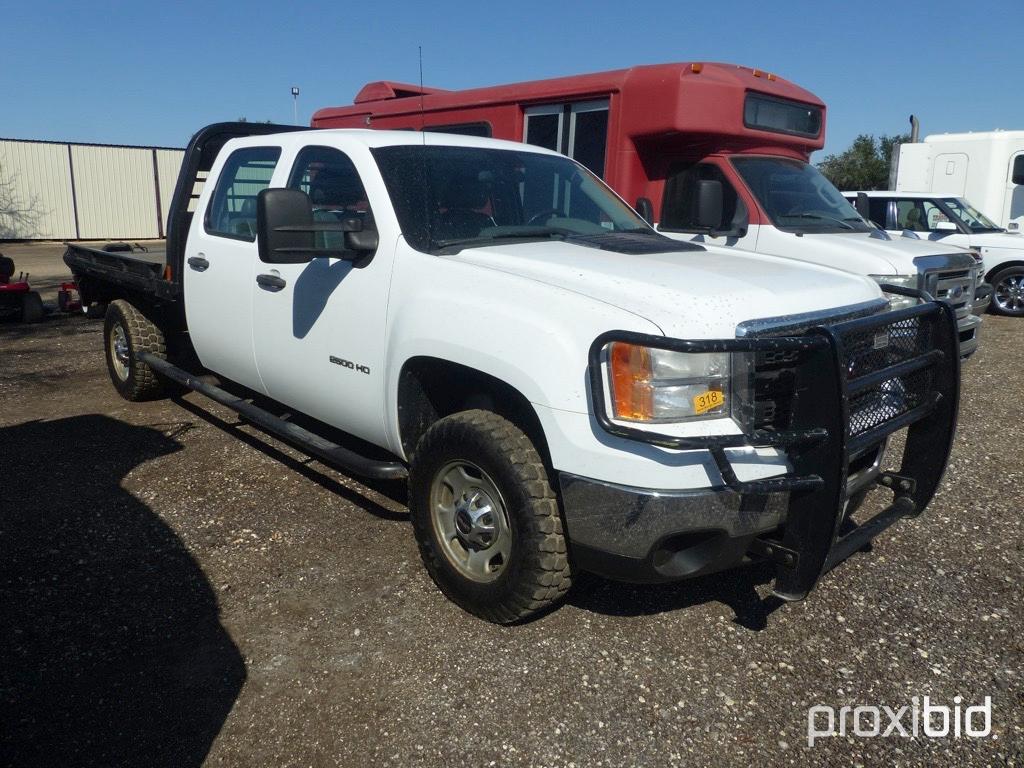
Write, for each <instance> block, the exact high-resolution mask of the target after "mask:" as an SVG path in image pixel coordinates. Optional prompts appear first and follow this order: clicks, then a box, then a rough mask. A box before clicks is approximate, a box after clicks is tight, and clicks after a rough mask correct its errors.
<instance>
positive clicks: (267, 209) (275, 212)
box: [256, 189, 313, 264]
mask: <svg viewBox="0 0 1024 768" xmlns="http://www.w3.org/2000/svg"><path fill="white" fill-rule="evenodd" d="M312 224H313V203H312V202H311V201H310V199H309V195H307V194H306V193H305V192H303V191H301V190H298V189H264V190H263V191H262V192H260V193H259V195H258V196H257V198H256V243H257V246H258V249H259V254H260V261H262V262H265V263H267V264H304V263H305V262H307V261H310V260H312V258H313V232H312V229H309V230H308V231H307V229H306V228H309V227H311V225H312Z"/></svg>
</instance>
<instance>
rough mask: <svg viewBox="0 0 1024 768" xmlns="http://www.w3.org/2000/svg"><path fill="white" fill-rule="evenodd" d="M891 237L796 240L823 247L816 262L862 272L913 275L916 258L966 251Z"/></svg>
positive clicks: (806, 245) (850, 235)
mask: <svg viewBox="0 0 1024 768" xmlns="http://www.w3.org/2000/svg"><path fill="white" fill-rule="evenodd" d="M889 238H890V239H888V240H883V239H881V238H879V237H878V236H872V233H870V232H838V233H836V232H831V233H822V234H805V235H803V236H802V237H800V238H796V237H794V238H793V240H802V241H804V242H803V243H802V246H803V248H804V249H815V250H818V249H820V258H817V259H815V261H818V262H825V261H826V260H827V263H828V264H830V265H831V266H834V267H838V268H840V269H848V270H850V271H851V272H856V273H858V274H862V275H886V274H889V275H913V274H915V273H916V272H917V267H916V266H915V265H914V259H916V258H919V257H921V256H938V255H948V254H952V253H963V252H964V250H965V249H963V248H960V247H958V246H955V245H951V244H946V243H934V242H930V241H928V240H919V239H917V238H913V237H903V236H901V235H890V236H889ZM787 242H789V241H787ZM802 257H803V256H802V255H799V256H796V258H802Z"/></svg>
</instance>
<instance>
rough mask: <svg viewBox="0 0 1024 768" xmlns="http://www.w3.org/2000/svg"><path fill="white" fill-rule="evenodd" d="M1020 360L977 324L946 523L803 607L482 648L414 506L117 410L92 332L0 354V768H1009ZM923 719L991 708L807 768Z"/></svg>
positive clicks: (737, 592) (617, 624)
mask: <svg viewBox="0 0 1024 768" xmlns="http://www.w3.org/2000/svg"><path fill="white" fill-rule="evenodd" d="M12 250H13V249H8V248H5V247H0V251H4V252H9V251H12ZM30 250H31V249H30ZM57 250H58V251H59V249H57ZM9 255H12V256H13V257H14V258H15V260H16V262H19V264H18V267H19V269H29V267H28V266H22V262H23V260H24V261H25V263H26V264H27V263H28V259H29V258H35V259H36V263H35V266H33V267H32V268H31V271H33V272H36V273H38V274H39V275H40V278H41V280H42V278H43V277H45V276H46V275H47V274H50V275H51V277H54V276H56V277H59V276H60V274H62V269H61V266H62V265H60V263H59V260H58V259H56V257H55V255H54V251H53V249H52V247H51V251H50V254H49V256H47V255H46V254H45V253H43V252H42V251H41V250H40V251H39V252H37V253H30V254H28V255H27V256H25V255H22V256H19V254H18V253H15V252H11V253H9ZM47 269H49V273H48V272H47V271H46V270H47ZM47 279H49V278H47ZM1022 338H1024V321H1013V320H1006V319H1001V318H994V317H987V318H986V320H985V327H984V337H983V341H982V347H981V351H980V352H979V353H978V354H977V355H976V356H975V358H974V359H973V360H972V361H971V362H970V363H968V365H967V366H966V368H965V371H964V380H963V386H964V389H963V399H962V412H961V423H960V429H959V434H958V438H957V442H956V449H955V453H954V456H953V459H952V463H951V465H950V467H949V471H948V472H947V475H946V478H945V482H944V484H943V487H942V490H941V492H940V494H939V495H938V497H937V498H936V500H935V501H934V502H933V504H932V505H931V507H930V508H929V509H928V510H927V512H926V513H925V514H924V515H923V516H922V517H920V518H918V519H917V520H914V521H904V522H902V523H900V524H898V525H897V526H896V527H894V528H892V529H890V530H889V531H888V532H886V533H885V534H883V535H882V536H881V537H880V538H879V539H877V540H876V542H875V544H874V546H873V549H872V550H871V551H869V552H861V553H858V554H856V555H854V556H853V558H851V559H850V560H849V561H847V562H846V563H844V564H842V565H841V566H839V567H838V568H837V569H836V570H834V571H833V572H832V573H830V574H829V575H827V576H826V577H825V578H824V580H823V581H822V583H821V584H820V586H819V588H818V589H817V590H816V591H815V592H814V593H812V595H811V596H810V597H809V598H808V599H807V600H805V601H803V602H801V603H795V604H790V605H784V606H782V607H776V606H775V605H774V604H773V603H771V602H766V601H765V600H764V598H765V597H766V596H767V595H768V591H769V587H770V578H771V572H770V570H769V569H767V568H750V569H745V570H737V571H732V572H728V573H724V574H719V575H716V576H712V577H706V578H701V579H698V580H695V581H690V582H684V583H681V584H676V585H668V586H655V587H651V586H643V587H641V586H630V585H623V584H617V583H612V582H608V581H603V580H600V579H596V578H585V579H582V580H580V582H579V583H578V584H577V586H576V587H574V589H573V591H572V592H571V593H570V596H569V599H568V602H567V604H566V605H564V606H563V607H562V608H560V609H559V610H557V611H555V612H553V613H551V614H549V615H547V616H544V617H542V618H540V619H539V620H537V621H534V622H532V623H528V624H525V625H522V626H516V627H497V626H491V625H488V624H485V623H483V622H481V621H479V620H477V619H475V618H473V617H471V616H469V615H467V614H465V613H463V612H462V611H460V610H459V609H458V608H456V607H455V606H454V605H452V604H451V603H449V602H448V601H447V600H445V599H444V598H443V597H442V596H441V595H440V593H439V592H438V591H437V590H436V589H435V588H434V586H433V584H432V583H431V582H430V580H429V578H428V577H427V575H426V573H425V571H424V570H423V568H422V567H421V565H420V562H419V557H418V554H417V551H416V546H415V544H414V542H413V538H412V533H411V530H410V526H409V524H408V520H407V513H406V510H405V507H404V506H403V499H404V489H403V488H402V487H401V486H381V487H378V488H368V487H366V486H364V485H362V484H360V483H358V482H356V481H355V480H353V479H351V478H349V477H347V476H345V475H344V474H341V473H338V472H336V471H334V470H332V469H329V468H327V467H324V466H323V465H321V464H319V463H318V462H316V461H313V460H310V459H308V458H307V457H305V456H303V455H302V454H300V453H299V452H297V451H294V450H292V449H290V448H288V447H285V446H283V445H281V444H280V443H277V442H275V441H274V440H272V439H270V438H268V437H266V436H265V435H263V434H261V433H259V432H258V431H256V430H253V429H252V428H250V427H248V426H244V425H241V424H240V423H239V422H238V420H237V419H236V418H235V416H234V415H233V414H232V413H230V412H229V411H226V410H224V409H222V408H221V407H219V406H217V405H215V404H213V403H211V402H209V401H206V400H204V399H203V398H201V397H198V396H196V395H194V394H190V395H188V396H186V397H184V398H182V399H180V400H163V401H158V402H152V403H143V404H132V403H128V402H125V401H123V400H121V399H120V398H119V397H118V396H117V395H116V394H115V392H114V390H113V388H112V387H111V386H110V384H109V381H108V379H107V373H106V370H105V368H104V364H103V359H102V356H101V351H100V350H101V324H100V323H99V322H98V321H94V320H87V319H85V318H83V317H77V316H76V317H71V318H56V319H50V320H48V321H46V322H44V323H41V324H39V325H35V326H20V325H2V326H0V403H2V408H0V468H2V472H3V475H2V477H3V480H2V485H0V616H2V617H3V618H2V620H0V765H5V766H6V765H46V766H56V765H69V766H70V765H103V766H113V765H138V766H162V765H166V766H198V765H228V766H258V765H268V766H269V765H273V766H328V765H342V766H371V765H398V766H420V765H423V766H461V765H466V766H489V765H497V766H504V765H511V766H579V767H580V768H584V767H590V766H666V765H677V764H678V765H682V764H691V765H713V766H718V765H750V764H766V765H811V764H813V765H844V766H845V765H893V766H896V765H922V766H925V765H928V766H934V765H950V764H954V765H985V764H987V765H1020V764H1021V763H1022V762H1024V680H1022V679H1021V674H1022V667H1024V665H1022V660H1024V639H1022V635H1021V630H1020V627H1021V624H1022V620H1024V606H1022V598H1021V590H1022V585H1024V565H1022V552H1024V535H1022V515H1021V506H1020V500H1019V497H1018V495H1017V494H1018V493H1019V492H1020V489H1021V487H1022V486H1024V459H1022V454H1021V445H1024V420H1022V418H1021V408H1022V400H1024V397H1022V396H1024V386H1022V385H1021V379H1020V371H1021V370H1022V367H1024V345H1022V344H1021V341H1022ZM926 695H927V696H929V697H930V698H931V701H932V703H939V704H944V705H950V706H952V703H953V702H954V697H956V696H960V697H963V698H962V702H963V706H969V705H974V704H982V703H983V702H984V700H985V697H991V714H992V732H991V735H990V736H988V737H986V738H979V739H974V738H967V737H963V736H962V737H960V738H955V737H947V738H927V737H926V736H924V735H923V734H921V735H918V736H917V737H916V738H907V737H901V736H899V735H898V732H896V734H895V735H890V736H889V737H884V738H883V737H877V738H864V737H857V736H854V735H853V734H852V733H848V734H847V736H845V737H841V736H835V737H829V738H821V739H818V740H817V741H816V743H815V745H814V746H813V747H809V746H808V740H807V726H808V710H809V708H810V707H812V706H814V705H827V706H830V707H834V708H836V710H838V708H839V707H841V706H858V705H874V706H881V705H887V706H889V707H892V708H893V709H894V710H898V709H899V708H900V707H903V706H909V705H911V703H912V697H923V696H926ZM883 718H884V715H883ZM903 722H904V724H906V726H907V727H908V728H909V727H910V726H909V723H910V720H909V717H907V718H904V720H903ZM818 725H819V726H821V725H822V723H820V722H819V723H818ZM886 725H888V721H887V720H886V719H883V720H882V727H883V728H884V727H885V726H886Z"/></svg>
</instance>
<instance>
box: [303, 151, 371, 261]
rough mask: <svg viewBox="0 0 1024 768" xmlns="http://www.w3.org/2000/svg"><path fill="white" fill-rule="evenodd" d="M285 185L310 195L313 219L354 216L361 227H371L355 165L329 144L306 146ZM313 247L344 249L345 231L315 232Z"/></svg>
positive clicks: (334, 219) (324, 219)
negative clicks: (326, 145)
mask: <svg viewBox="0 0 1024 768" xmlns="http://www.w3.org/2000/svg"><path fill="white" fill-rule="evenodd" d="M288 187H289V188H291V189H299V190H302V191H303V192H305V193H306V194H307V195H309V199H310V201H311V202H312V203H313V221H329V222H333V221H342V220H344V219H352V218H357V219H361V220H362V221H363V228H364V229H367V228H371V227H372V226H373V213H372V211H371V210H370V203H369V201H368V200H367V195H366V190H365V189H364V188H363V182H362V180H361V179H360V178H359V173H358V171H356V167H355V166H354V165H353V164H352V161H351V160H350V159H349V158H348V156H347V155H346V154H345V153H344V152H341V151H340V150H337V149H334V148H332V147H306V148H304V149H303V150H302V151H301V152H299V155H298V157H296V158H295V164H294V165H293V166H292V173H291V178H290V179H289V180H288ZM315 237H316V241H315V242H316V247H317V248H328V249H335V250H344V248H345V233H344V232H317V233H316V236H315Z"/></svg>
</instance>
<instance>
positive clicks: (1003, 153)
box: [895, 131, 1024, 232]
mask: <svg viewBox="0 0 1024 768" xmlns="http://www.w3.org/2000/svg"><path fill="white" fill-rule="evenodd" d="M895 187H896V190H897V191H898V192H933V193H942V194H948V195H953V196H955V197H962V198H966V199H967V200H970V201H971V202H972V203H973V204H974V205H976V206H977V207H978V210H980V211H981V212H982V213H984V214H985V216H987V217H988V218H989V219H991V220H992V221H993V222H995V223H996V224H997V225H998V226H1000V227H1003V228H1004V229H1006V230H1007V231H1008V232H1021V231H1024V131H982V132H979V133H943V134H933V135H931V136H925V138H924V141H920V142H915V143H913V144H904V145H902V146H901V147H900V148H899V152H898V154H897V155H896V184H895Z"/></svg>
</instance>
